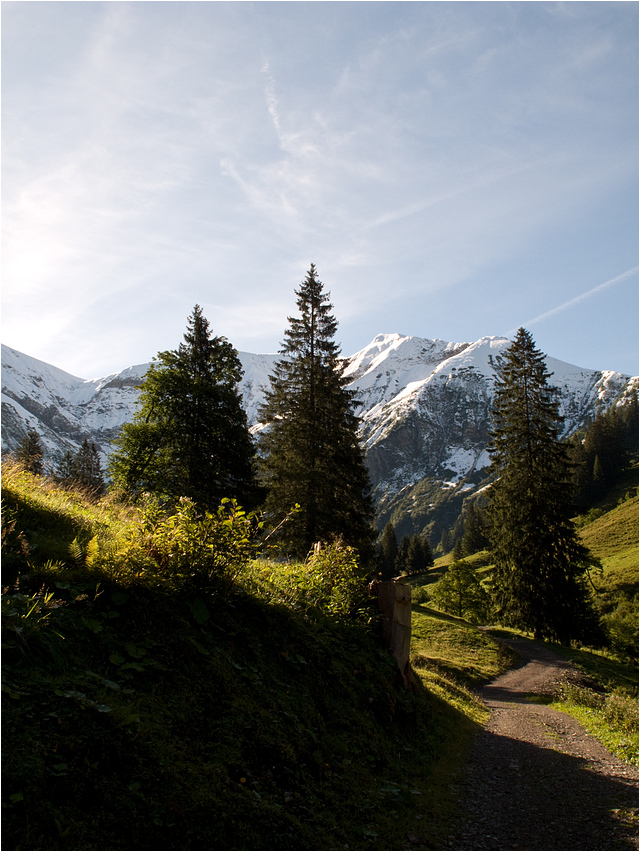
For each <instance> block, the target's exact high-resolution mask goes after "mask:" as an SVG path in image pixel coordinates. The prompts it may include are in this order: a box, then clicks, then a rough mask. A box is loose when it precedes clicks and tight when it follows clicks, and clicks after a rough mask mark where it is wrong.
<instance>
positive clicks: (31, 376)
mask: <svg viewBox="0 0 640 852" xmlns="http://www.w3.org/2000/svg"><path fill="white" fill-rule="evenodd" d="M508 345H509V341H508V340H507V339H505V338H496V337H485V338H482V339H481V340H479V341H477V342H475V343H447V342H445V341H442V340H427V339H423V338H419V337H403V336H401V335H398V334H381V335H378V336H377V337H376V338H375V339H374V340H373V341H372V342H371V343H370V344H369V346H366V347H365V348H364V349H362V350H361V351H360V352H357V353H356V354H355V355H353V356H351V357H350V358H347V359H346V360H345V375H346V376H348V377H349V378H350V380H351V382H350V387H351V388H353V389H354V390H355V391H356V392H357V396H358V400H359V408H358V413H359V415H360V417H361V419H362V427H361V438H362V444H363V447H364V449H365V452H366V459H367V465H368V467H369V471H370V476H371V481H372V485H373V489H374V496H375V497H376V499H377V500H378V501H379V504H380V507H381V512H382V513H383V514H384V511H385V507H388V506H390V505H391V504H395V503H397V501H398V499H399V497H398V495H405V496H406V495H407V494H408V493H409V492H410V491H411V489H412V488H414V487H417V486H418V485H419V484H420V483H422V482H424V481H425V480H428V481H429V482H440V483H441V486H440V487H441V488H442V487H444V488H445V489H447V488H449V489H455V490H457V491H461V490H464V489H469V488H473V487H474V486H475V485H477V484H478V483H479V482H480V481H481V480H482V478H483V476H484V474H485V473H486V470H485V468H486V466H487V464H488V463H489V457H488V454H487V451H486V446H487V436H488V432H489V429H490V408H491V402H492V398H493V379H494V375H495V374H494V369H493V366H492V358H495V356H496V355H498V354H499V353H500V352H502V351H503V350H504V349H505V348H506V347H507V346H508ZM239 354H240V360H241V362H242V365H243V368H244V377H243V380H242V384H241V388H240V390H241V392H242V397H243V404H244V406H245V410H246V411H247V417H248V420H249V423H250V424H251V425H255V424H256V420H257V411H258V406H259V404H260V402H261V400H262V397H263V390H264V388H265V387H266V386H267V385H268V381H269V378H268V377H269V373H270V372H271V370H272V367H273V362H274V360H275V359H276V358H277V356H276V355H253V354H249V353H242V352H241V353H239ZM547 363H548V368H549V370H550V371H551V372H552V373H553V377H552V379H551V383H552V384H554V385H556V386H557V387H558V388H559V390H560V400H561V413H562V415H563V417H564V418H565V424H564V432H565V435H569V434H571V433H572V432H573V431H575V430H576V429H578V428H579V427H580V426H582V425H583V424H584V423H585V422H586V421H587V420H588V419H589V418H592V417H593V416H594V415H595V413H596V411H597V410H598V409H599V408H607V407H609V406H610V405H615V404H623V403H624V401H625V399H626V398H628V397H629V396H630V395H631V394H632V393H634V392H636V393H637V388H638V379H637V377H635V378H632V377H630V376H624V375H622V374H620V373H613V372H603V371H592V370H582V369H580V368H579V367H574V366H572V365H571V364H566V363H564V362H562V361H557V360H555V359H553V358H548V359H547ZM148 367H149V364H140V365H137V366H134V367H128V368H126V369H125V370H122V371H121V372H119V373H113V374H111V375H109V376H106V377H104V378H101V379H93V380H85V379H80V378H77V377H75V376H71V375H69V374H68V373H65V372H64V371H62V370H59V369H57V368H56V367H52V366H51V365H49V364H45V363H44V362H42V361H38V360H36V359H35V358H31V357H29V356H28V355H23V354H22V353H20V352H17V351H16V350H14V349H10V348H9V347H6V346H3V347H2V425H3V429H2V448H3V451H6V450H12V449H15V448H16V447H17V445H18V444H19V442H20V440H21V439H22V437H23V436H24V434H25V432H26V429H27V428H29V427H31V428H35V429H37V431H38V432H39V433H40V435H41V437H42V441H43V444H44V447H45V450H46V453H47V456H48V460H49V461H50V462H51V463H52V464H54V465H55V464H56V463H57V461H58V460H59V458H60V457H61V456H62V455H63V454H64V452H66V450H68V449H73V450H76V449H77V448H78V447H79V445H80V443H81V442H82V440H83V438H84V437H88V438H89V439H90V440H93V441H95V443H96V445H97V446H98V447H99V448H100V450H101V452H102V453H103V457H104V458H106V455H107V454H108V453H109V451H110V450H111V444H112V442H113V440H114V438H115V437H116V435H117V434H118V432H119V430H120V429H121V427H122V424H123V423H126V422H127V421H130V420H131V419H132V417H133V414H134V412H135V406H136V399H137V396H138V387H139V386H140V384H141V382H142V377H143V376H144V373H145V372H146V370H147V369H148ZM418 490H420V489H418ZM422 490H424V487H423V488H422Z"/></svg>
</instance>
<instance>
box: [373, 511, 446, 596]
mask: <svg viewBox="0 0 640 852" xmlns="http://www.w3.org/2000/svg"><path fill="white" fill-rule="evenodd" d="M377 557H378V559H377V561H378V571H379V573H380V576H381V579H382V580H383V581H388V580H391V579H392V578H393V577H397V576H400V575H401V574H405V575H407V576H414V575H416V574H422V573H423V572H424V571H426V570H427V568H430V567H431V566H432V565H433V553H432V551H431V545H430V544H429V539H428V538H427V537H426V536H422V535H419V534H415V535H412V536H408V535H406V536H404V537H403V538H402V541H401V542H400V544H398V539H397V537H396V531H395V527H394V525H393V523H392V522H391V521H389V522H388V523H387V525H386V526H385V528H384V530H383V531H382V535H381V537H380V541H379V543H378V548H377Z"/></svg>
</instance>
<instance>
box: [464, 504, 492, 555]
mask: <svg viewBox="0 0 640 852" xmlns="http://www.w3.org/2000/svg"><path fill="white" fill-rule="evenodd" d="M488 545H489V540H488V538H487V536H486V535H485V531H484V511H483V510H481V509H479V508H477V507H476V505H475V503H474V502H473V501H471V502H470V503H469V506H468V508H467V513H466V515H465V519H464V533H463V536H462V549H463V551H464V555H465V556H472V555H473V554H474V553H477V552H478V551H479V550H485V548H487V547H488Z"/></svg>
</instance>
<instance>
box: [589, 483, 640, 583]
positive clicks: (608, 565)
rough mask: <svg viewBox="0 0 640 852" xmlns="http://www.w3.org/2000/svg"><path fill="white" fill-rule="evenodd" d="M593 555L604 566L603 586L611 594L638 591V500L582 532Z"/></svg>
mask: <svg viewBox="0 0 640 852" xmlns="http://www.w3.org/2000/svg"><path fill="white" fill-rule="evenodd" d="M580 536H581V538H582V540H583V542H584V543H585V544H586V546H587V547H588V548H589V550H590V551H591V553H592V554H593V555H594V556H596V557H598V559H600V561H601V562H602V567H603V572H604V573H603V578H602V582H598V581H597V580H596V585H597V586H598V585H602V586H603V587H604V589H606V590H607V591H608V592H611V591H616V590H618V589H619V590H621V591H626V592H627V594H629V595H630V596H632V595H633V594H635V592H637V590H638V497H637V496H636V497H633V498H631V499H629V500H626V501H625V502H624V503H621V504H620V505H618V506H616V507H615V508H614V509H612V510H610V511H609V512H606V514H604V515H601V516H600V517H599V518H596V519H595V520H594V521H592V522H591V523H589V524H587V525H586V526H584V527H583V528H582V529H581V530H580Z"/></svg>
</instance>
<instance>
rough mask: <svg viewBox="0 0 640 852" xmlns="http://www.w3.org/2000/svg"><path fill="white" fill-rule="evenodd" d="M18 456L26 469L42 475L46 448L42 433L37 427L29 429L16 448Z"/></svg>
mask: <svg viewBox="0 0 640 852" xmlns="http://www.w3.org/2000/svg"><path fill="white" fill-rule="evenodd" d="M16 458H17V460H18V461H19V462H21V463H22V465H23V466H24V469H25V470H28V471H30V472H31V473H35V474H37V475H40V474H42V472H43V471H44V450H43V448H42V441H41V440H40V435H39V434H38V433H37V432H36V430H35V429H27V433H26V435H25V436H24V438H23V439H22V441H20V444H19V445H18V448H17V450H16Z"/></svg>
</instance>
